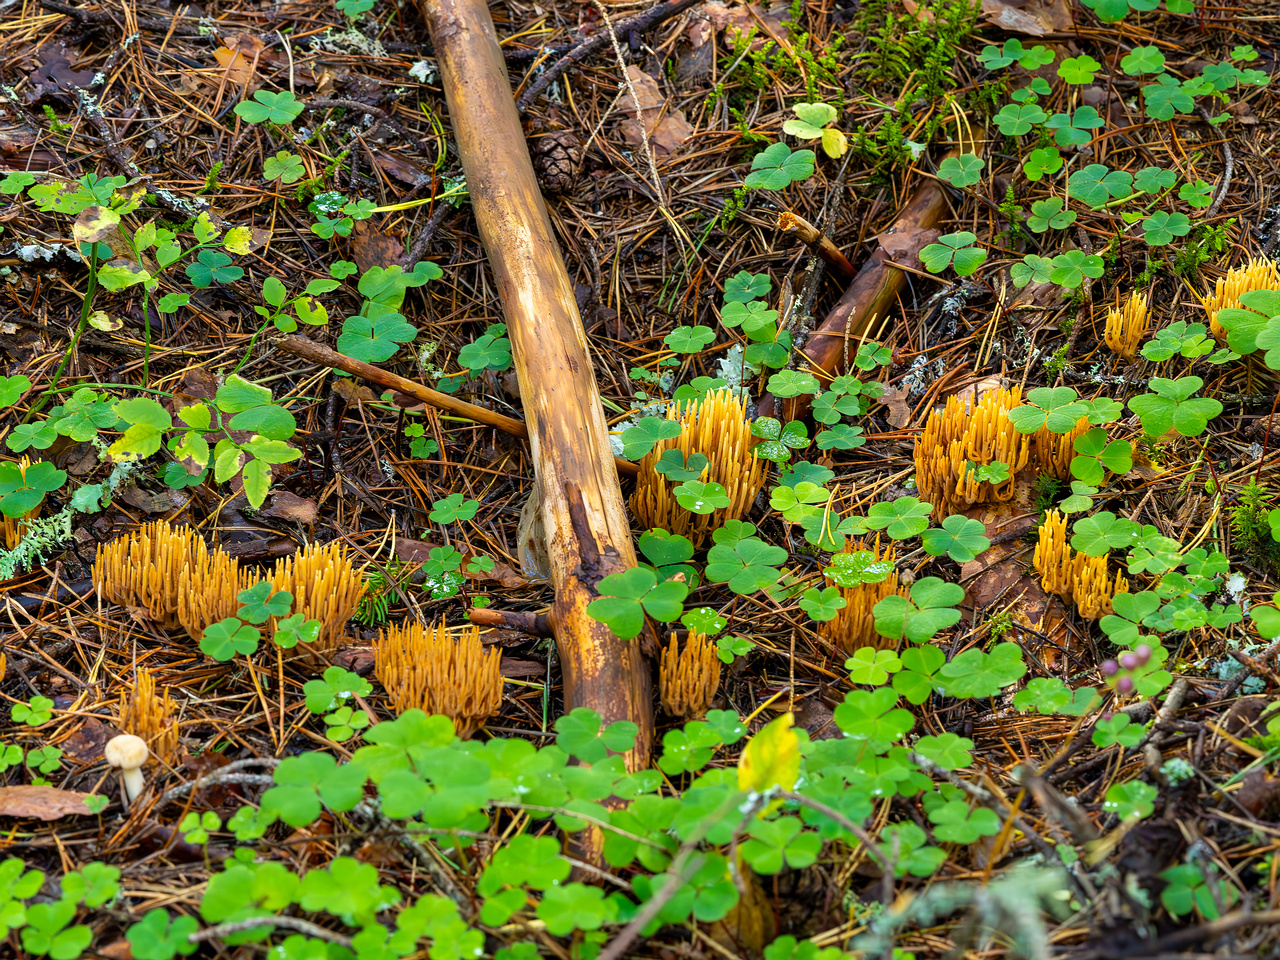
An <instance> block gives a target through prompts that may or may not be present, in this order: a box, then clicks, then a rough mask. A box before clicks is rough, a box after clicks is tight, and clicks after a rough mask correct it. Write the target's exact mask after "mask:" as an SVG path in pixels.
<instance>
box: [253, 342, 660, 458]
mask: <svg viewBox="0 0 1280 960" xmlns="http://www.w3.org/2000/svg"><path fill="white" fill-rule="evenodd" d="M272 343H273V344H274V345H275V346H276V347H278V348H279V349H281V350H283V351H284V352H285V353H291V354H293V355H294V356H295V357H301V358H302V359H303V360H310V361H311V362H312V363H318V364H320V365H322V366H326V367H332V368H333V369H335V370H341V371H343V372H344V373H349V374H351V375H352V376H356V377H360V379H362V380H368V381H369V382H370V383H376V384H377V385H378V386H380V387H386V388H387V389H389V390H398V391H400V392H401V393H403V394H407V395H408V396H410V397H413V398H414V399H415V400H421V401H422V402H423V403H426V404H430V405H431V406H433V407H436V408H437V409H439V410H446V411H448V412H449V413H452V414H456V415H457V416H459V417H466V418H467V419H468V420H474V421H475V422H476V423H483V424H484V425H485V426H488V427H494V428H496V429H498V430H501V431H502V432H503V433H508V434H510V435H511V436H513V437H519V438H520V439H521V440H528V439H529V428H528V427H527V426H525V423H524V421H523V420H516V419H515V418H514V417H508V416H504V415H503V414H501V413H497V412H495V411H493V410H490V409H488V408H487V407H481V406H477V405H476V404H474V403H467V401H465V400H459V399H458V398H457V397H451V396H450V395H449V394H447V393H441V392H440V391H439V390H432V389H431V388H430V387H424V386H423V385H422V384H420V383H414V382H413V381H412V380H406V379H405V378H404V377H401V376H399V375H397V374H394V373H392V372H390V371H389V370H383V369H382V368H381V367H375V366H374V365H373V364H371V363H365V362H364V361H363V360H355V359H353V358H351V357H348V356H346V355H344V354H341V353H338V351H336V350H333V349H331V348H329V347H326V346H325V345H324V344H322V343H316V342H315V341H314V340H308V339H307V338H306V337H302V336H299V335H298V334H296V333H294V334H289V335H288V336H284V337H280V338H278V339H276V340H273V341H272ZM615 465H616V466H617V468H618V472H619V473H621V474H625V475H626V476H629V477H634V476H635V475H636V474H637V473H638V472H639V468H638V467H637V466H636V465H635V464H634V463H632V462H630V461H629V460H623V459H621V458H615Z"/></svg>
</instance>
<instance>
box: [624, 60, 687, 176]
mask: <svg viewBox="0 0 1280 960" xmlns="http://www.w3.org/2000/svg"><path fill="white" fill-rule="evenodd" d="M627 75H628V76H629V77H630V78H631V84H632V86H633V87H634V88H635V92H636V96H635V99H634V100H633V99H632V98H631V94H630V93H629V92H627V93H624V94H623V96H622V104H621V106H622V109H623V111H624V112H625V113H626V114H627V116H628V117H629V118H630V119H628V120H624V121H623V122H622V123H621V124H620V125H619V127H618V129H619V131H620V132H621V134H622V139H624V140H625V141H627V143H629V144H631V145H632V146H633V147H638V146H639V145H640V143H641V141H642V139H643V138H642V136H641V133H640V124H639V122H638V121H639V118H638V117H637V115H636V104H637V103H638V104H639V105H640V113H641V114H642V115H643V116H644V127H645V132H646V133H647V134H648V135H649V142H650V144H651V145H652V146H653V152H654V153H656V154H658V155H659V156H665V155H666V154H669V153H674V152H675V151H676V149H677V148H679V146H680V145H681V144H682V143H684V142H685V141H686V140H688V139H689V137H691V136H693V126H692V125H691V124H690V123H689V121H688V119H687V118H686V117H685V115H684V111H683V110H667V109H666V106H667V100H666V98H665V97H663V96H662V92H661V91H660V90H659V89H658V82H657V81H656V80H654V79H653V77H651V76H649V75H648V74H647V73H645V72H644V71H643V70H641V69H640V68H639V67H637V66H634V65H633V66H630V67H627Z"/></svg>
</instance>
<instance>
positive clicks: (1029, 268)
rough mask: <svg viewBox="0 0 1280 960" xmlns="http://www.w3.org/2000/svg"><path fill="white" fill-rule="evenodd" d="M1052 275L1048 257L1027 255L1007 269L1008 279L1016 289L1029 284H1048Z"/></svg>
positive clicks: (1050, 262) (1051, 262)
mask: <svg viewBox="0 0 1280 960" xmlns="http://www.w3.org/2000/svg"><path fill="white" fill-rule="evenodd" d="M1052 273H1053V261H1052V260H1050V259H1049V258H1048V257H1041V256H1037V255H1036V254H1034V253H1029V254H1027V255H1026V256H1025V257H1023V258H1022V259H1021V260H1019V261H1018V262H1017V263H1015V264H1014V265H1013V266H1011V267H1010V268H1009V279H1010V280H1012V281H1013V285H1014V286H1015V287H1017V288H1018V289H1022V288H1023V287H1025V286H1026V285H1027V284H1029V283H1033V282H1034V283H1048V282H1049V277H1050V276H1051V275H1052Z"/></svg>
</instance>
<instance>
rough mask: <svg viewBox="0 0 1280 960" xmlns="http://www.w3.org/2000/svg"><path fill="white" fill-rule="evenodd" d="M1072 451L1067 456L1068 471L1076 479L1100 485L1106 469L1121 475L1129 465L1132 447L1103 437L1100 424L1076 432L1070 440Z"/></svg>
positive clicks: (1123, 441)
mask: <svg viewBox="0 0 1280 960" xmlns="http://www.w3.org/2000/svg"><path fill="white" fill-rule="evenodd" d="M1072 445H1073V446H1074V448H1075V452H1076V455H1075V457H1073V458H1072V460H1071V475H1072V476H1073V477H1075V478H1076V479H1077V480H1081V481H1083V482H1084V483H1086V484H1089V485H1090V486H1094V487H1100V486H1102V484H1103V483H1104V482H1105V481H1106V479H1107V471H1110V472H1112V473H1114V474H1117V475H1119V476H1123V475H1124V474H1126V473H1128V472H1129V471H1130V470H1132V469H1133V447H1132V445H1130V444H1129V442H1128V441H1126V440H1112V441H1110V442H1108V441H1107V431H1106V430H1104V429H1102V427H1094V428H1093V429H1092V430H1089V431H1087V432H1086V433H1084V434H1082V435H1080V436H1078V437H1076V438H1075V440H1074V441H1073V442H1072Z"/></svg>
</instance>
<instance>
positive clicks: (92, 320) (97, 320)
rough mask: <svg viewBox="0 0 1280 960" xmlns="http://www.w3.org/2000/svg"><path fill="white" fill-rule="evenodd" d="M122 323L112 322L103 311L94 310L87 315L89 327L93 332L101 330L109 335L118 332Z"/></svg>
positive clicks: (118, 321)
mask: <svg viewBox="0 0 1280 960" xmlns="http://www.w3.org/2000/svg"><path fill="white" fill-rule="evenodd" d="M122 322H123V321H120V320H112V319H111V317H110V316H109V315H108V314H107V312H106V311H105V310H95V311H93V313H91V314H89V326H91V327H93V329H95V330H103V331H106V332H108V333H109V332H111V331H112V330H119V329H120V326H121V323H122Z"/></svg>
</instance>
